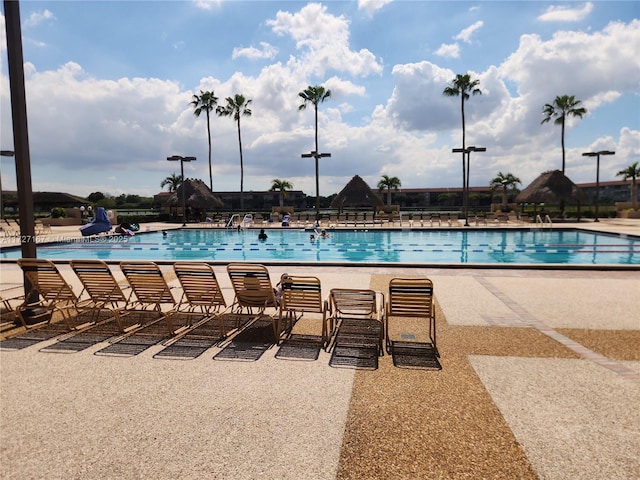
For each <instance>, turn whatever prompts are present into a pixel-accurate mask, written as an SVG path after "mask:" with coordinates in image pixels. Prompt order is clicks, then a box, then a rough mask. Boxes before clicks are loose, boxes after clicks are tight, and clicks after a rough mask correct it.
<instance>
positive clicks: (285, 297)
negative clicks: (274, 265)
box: [280, 274, 324, 313]
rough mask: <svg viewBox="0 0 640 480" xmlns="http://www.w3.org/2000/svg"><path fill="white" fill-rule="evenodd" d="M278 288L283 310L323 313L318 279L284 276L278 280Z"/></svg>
mask: <svg viewBox="0 0 640 480" xmlns="http://www.w3.org/2000/svg"><path fill="white" fill-rule="evenodd" d="M280 286H281V288H282V296H281V299H280V307H281V308H282V309H283V310H296V311H300V312H320V313H321V312H323V310H324V307H323V300H322V289H321V286H320V280H318V278H316V277H299V276H292V275H287V274H285V275H283V276H282V278H281V280H280Z"/></svg>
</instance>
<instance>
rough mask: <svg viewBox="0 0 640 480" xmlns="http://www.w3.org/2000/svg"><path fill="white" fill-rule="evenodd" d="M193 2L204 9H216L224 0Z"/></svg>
mask: <svg viewBox="0 0 640 480" xmlns="http://www.w3.org/2000/svg"><path fill="white" fill-rule="evenodd" d="M193 3H194V4H195V6H196V7H197V8H200V9H202V10H214V9H216V8H219V7H220V5H222V0H193Z"/></svg>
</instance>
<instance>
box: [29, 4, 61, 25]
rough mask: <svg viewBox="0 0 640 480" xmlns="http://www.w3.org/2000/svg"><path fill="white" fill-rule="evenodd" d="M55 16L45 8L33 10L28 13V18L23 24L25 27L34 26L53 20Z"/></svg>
mask: <svg viewBox="0 0 640 480" xmlns="http://www.w3.org/2000/svg"><path fill="white" fill-rule="evenodd" d="M55 18H56V17H55V16H54V15H53V13H51V12H50V11H49V10H46V9H45V10H42V11H40V12H33V13H32V14H31V15H29V18H27V19H26V20H25V21H24V26H25V28H29V27H36V26H38V25H40V24H41V23H43V22H45V21H47V20H55Z"/></svg>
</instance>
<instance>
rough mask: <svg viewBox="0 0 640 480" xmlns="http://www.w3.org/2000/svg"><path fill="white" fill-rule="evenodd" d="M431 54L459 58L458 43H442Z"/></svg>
mask: <svg viewBox="0 0 640 480" xmlns="http://www.w3.org/2000/svg"><path fill="white" fill-rule="evenodd" d="M433 54H434V55H438V56H439V57H444V58H460V45H458V44H457V43H450V44H446V43H443V44H442V45H440V48H438V49H437V50H436V51H435V52H433Z"/></svg>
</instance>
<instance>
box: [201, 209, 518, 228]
mask: <svg viewBox="0 0 640 480" xmlns="http://www.w3.org/2000/svg"><path fill="white" fill-rule="evenodd" d="M286 219H287V221H286V222H285V223H283V224H282V225H283V226H289V227H294V228H311V227H315V226H317V227H320V228H334V227H352V228H358V227H362V228H372V227H409V228H416V227H436V226H437V227H441V226H449V227H457V226H460V225H461V224H462V220H463V219H461V218H460V217H459V214H458V213H411V214H404V215H400V214H395V215H374V214H373V212H350V213H341V214H323V215H321V217H320V220H319V221H318V222H316V218H315V214H313V213H309V214H307V213H294V214H292V215H287V216H286ZM209 220H210V221H208V222H207V223H206V224H205V225H206V226H210V227H224V226H227V223H228V220H227V219H226V218H224V217H215V218H213V219H209ZM529 221H530V220H529V217H528V216H527V215H521V216H518V215H517V214H515V213H513V212H512V213H509V214H507V213H486V214H477V215H473V216H472V217H470V218H469V223H470V224H471V225H476V226H481V225H484V226H495V225H515V224H524V223H528V222H529ZM236 223H240V224H242V226H243V227H262V226H265V225H267V224H269V222H268V221H266V220H264V219H263V218H262V216H261V215H246V216H245V218H244V220H243V219H241V218H238V220H237V221H236ZM275 223H278V222H275ZM278 224H279V223H278Z"/></svg>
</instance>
